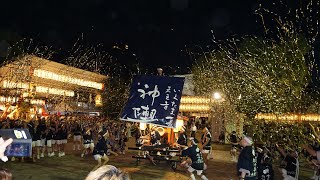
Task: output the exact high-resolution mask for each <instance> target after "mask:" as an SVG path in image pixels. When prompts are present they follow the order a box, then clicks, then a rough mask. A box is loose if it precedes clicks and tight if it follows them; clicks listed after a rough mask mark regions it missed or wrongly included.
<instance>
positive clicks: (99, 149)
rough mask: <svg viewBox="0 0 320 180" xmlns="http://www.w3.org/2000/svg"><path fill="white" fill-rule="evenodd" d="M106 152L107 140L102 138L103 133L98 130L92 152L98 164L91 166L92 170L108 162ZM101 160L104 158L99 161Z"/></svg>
mask: <svg viewBox="0 0 320 180" xmlns="http://www.w3.org/2000/svg"><path fill="white" fill-rule="evenodd" d="M107 152H108V147H107V142H106V140H105V138H104V135H103V133H102V132H100V133H99V135H98V142H97V144H96V145H95V147H94V150H93V153H92V154H93V157H94V159H95V160H97V161H98V164H97V165H96V166H95V167H94V168H93V170H96V169H98V168H99V167H101V166H104V165H106V164H107V163H108V161H109V158H108V156H107ZM102 160H104V162H103V163H102V162H101V161H102Z"/></svg>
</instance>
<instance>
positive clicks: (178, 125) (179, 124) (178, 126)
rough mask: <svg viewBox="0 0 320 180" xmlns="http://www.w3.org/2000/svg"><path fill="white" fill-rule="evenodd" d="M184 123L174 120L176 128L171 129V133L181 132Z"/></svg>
mask: <svg viewBox="0 0 320 180" xmlns="http://www.w3.org/2000/svg"><path fill="white" fill-rule="evenodd" d="M183 124H184V122H183V120H181V119H177V120H176V128H174V129H173V132H178V131H180V130H181V128H182V126H183Z"/></svg>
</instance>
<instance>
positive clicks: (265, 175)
mask: <svg viewBox="0 0 320 180" xmlns="http://www.w3.org/2000/svg"><path fill="white" fill-rule="evenodd" d="M264 149H265V150H263V149H262V148H258V147H257V151H256V153H257V172H258V180H273V178H274V172H273V168H272V159H271V157H270V156H269V155H268V153H267V152H266V148H264Z"/></svg>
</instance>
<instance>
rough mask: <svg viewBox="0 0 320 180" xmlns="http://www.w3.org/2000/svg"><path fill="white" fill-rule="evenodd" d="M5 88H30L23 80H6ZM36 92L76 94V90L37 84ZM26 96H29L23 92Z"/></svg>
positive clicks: (71, 95)
mask: <svg viewBox="0 0 320 180" xmlns="http://www.w3.org/2000/svg"><path fill="white" fill-rule="evenodd" d="M2 83H3V87H4V88H21V89H28V88H29V85H28V84H27V83H21V82H10V81H7V80H4V81H3V82H2ZM35 87H36V92H39V93H48V94H55V95H61V96H70V97H73V96H74V91H70V90H64V89H58V88H49V87H45V86H36V85H35ZM23 96H24V97H26V96H28V94H25V93H24V94H23Z"/></svg>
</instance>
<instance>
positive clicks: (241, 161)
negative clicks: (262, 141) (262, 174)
mask: <svg viewBox="0 0 320 180" xmlns="http://www.w3.org/2000/svg"><path fill="white" fill-rule="evenodd" d="M240 145H241V146H242V147H243V149H242V150H241V152H240V155H239V158H238V164H237V172H238V173H239V178H240V179H241V180H242V179H244V180H256V176H257V158H256V153H255V150H254V147H253V146H252V145H253V141H252V138H251V137H247V136H244V137H243V138H242V140H241V141H240Z"/></svg>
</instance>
